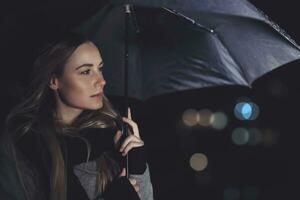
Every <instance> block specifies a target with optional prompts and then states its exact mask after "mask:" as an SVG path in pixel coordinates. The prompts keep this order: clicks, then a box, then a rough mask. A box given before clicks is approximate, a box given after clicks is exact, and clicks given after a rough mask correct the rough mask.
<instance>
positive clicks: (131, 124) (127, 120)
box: [122, 117, 140, 137]
mask: <svg viewBox="0 0 300 200" xmlns="http://www.w3.org/2000/svg"><path fill="white" fill-rule="evenodd" d="M122 120H123V121H124V122H126V123H127V124H129V126H131V128H132V131H133V135H135V136H137V137H140V133H139V127H138V125H137V124H136V123H135V122H134V121H132V120H130V119H128V118H126V117H122Z"/></svg>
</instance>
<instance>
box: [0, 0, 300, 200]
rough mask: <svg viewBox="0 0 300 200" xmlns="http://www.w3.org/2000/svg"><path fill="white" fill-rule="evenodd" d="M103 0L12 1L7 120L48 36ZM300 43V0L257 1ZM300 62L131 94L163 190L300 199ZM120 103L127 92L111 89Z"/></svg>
mask: <svg viewBox="0 0 300 200" xmlns="http://www.w3.org/2000/svg"><path fill="white" fill-rule="evenodd" d="M102 2H105V1H97V0H86V1H81V2H80V1H68V0H62V1H57V0H55V1H53V0H52V1H33V0H29V1H6V2H2V6H1V12H0V13H1V18H0V27H1V29H0V31H1V37H0V40H1V45H0V49H1V54H0V55H1V73H0V76H1V78H0V80H1V84H0V87H1V91H2V92H1V120H0V121H1V128H3V123H4V118H5V116H6V114H7V113H8V111H9V110H10V109H11V107H12V106H13V105H15V104H16V103H17V102H18V100H19V98H20V97H21V96H22V94H23V91H24V88H25V87H26V86H27V84H28V83H29V81H30V78H29V77H30V73H31V63H32V62H33V59H34V56H35V54H34V52H35V48H36V47H37V46H38V43H39V41H40V40H42V38H43V35H45V34H48V35H51V34H54V33H55V32H56V31H57V30H59V29H63V30H68V29H72V28H73V27H75V26H77V25H78V24H80V23H81V22H83V21H84V20H85V19H87V18H88V17H89V16H91V15H92V14H93V13H95V12H96V11H97V9H98V8H100V7H101V4H102ZM250 2H251V3H253V4H254V5H255V6H256V7H258V8H260V9H261V10H263V11H264V12H265V13H266V14H267V15H268V16H269V17H270V18H271V19H272V20H273V21H275V22H276V23H278V24H279V26H280V27H281V28H283V29H284V30H286V32H287V33H288V34H289V35H290V36H291V37H292V38H293V39H294V40H295V41H296V42H298V43H300V28H299V27H298V26H299V24H298V18H299V17H300V14H299V12H298V7H297V2H296V1H292V0H286V1H276V2H275V1H271V0H265V1H258V0H251V1H250ZM299 67H300V61H296V62H293V63H289V64H287V65H285V66H283V67H280V68H279V69H276V70H275V71H273V72H271V73H268V74H267V75H265V76H263V77H261V78H260V79H258V80H257V81H255V82H254V84H253V88H252V89H249V88H246V87H241V86H222V87H216V88H204V89H197V90H190V91H184V92H177V93H174V94H168V95H161V96H157V97H152V98H150V99H148V100H147V101H145V102H141V101H138V100H135V99H130V105H131V108H132V112H133V118H134V120H135V121H137V122H138V124H139V127H140V129H141V133H142V137H143V139H144V141H145V143H146V145H147V149H148V154H147V156H148V161H149V166H150V172H151V178H152V183H153V187H154V195H155V199H159V200H160V199H188V200H193V199H212V200H214V199H218V200H258V199H263V200H266V199H267V200H269V199H298V198H299V197H300V195H299V194H298V191H297V190H298V188H299V177H300V176H299V175H300V172H299V169H300V168H299V167H300V165H299V154H298V152H299V150H300V148H299V144H298V141H299V138H300V137H299V134H300V131H299V124H300V122H299V116H298V114H299V111H300V105H299V103H300V94H299V91H300V90H299V89H300V84H299V83H298V81H299V77H298V76H299V72H300V70H299ZM109 99H110V100H111V101H112V102H113V104H114V105H115V106H116V107H117V108H120V109H121V107H122V105H123V100H122V99H121V98H119V97H115V96H109Z"/></svg>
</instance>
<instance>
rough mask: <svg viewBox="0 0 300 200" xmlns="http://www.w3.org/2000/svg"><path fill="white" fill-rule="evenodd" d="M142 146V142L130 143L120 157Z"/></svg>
mask: <svg viewBox="0 0 300 200" xmlns="http://www.w3.org/2000/svg"><path fill="white" fill-rule="evenodd" d="M143 145H144V142H130V143H129V144H128V145H127V146H126V147H125V148H124V150H123V152H122V155H123V156H125V155H127V153H128V152H129V151H130V150H131V149H133V148H135V147H141V146H143Z"/></svg>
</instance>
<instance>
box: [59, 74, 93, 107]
mask: <svg viewBox="0 0 300 200" xmlns="http://www.w3.org/2000/svg"><path fill="white" fill-rule="evenodd" d="M61 92H62V94H63V96H64V98H65V100H66V101H68V102H69V103H71V104H80V103H84V102H85V101H86V100H87V99H88V98H89V96H90V95H91V94H90V93H91V86H90V84H89V82H88V81H83V80H79V79H77V80H76V79H75V80H74V79H71V80H67V81H65V82H64V85H63V87H62V89H61Z"/></svg>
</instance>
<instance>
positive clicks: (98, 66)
mask: <svg viewBox="0 0 300 200" xmlns="http://www.w3.org/2000/svg"><path fill="white" fill-rule="evenodd" d="M102 68H103V61H102V58H101V55H100V53H99V50H98V48H97V47H96V46H95V45H94V44H93V43H91V42H86V43H84V44H81V45H80V46H79V47H78V48H77V49H76V50H75V51H74V53H73V54H72V55H71V57H70V58H69V59H68V61H67V63H66V65H65V66H64V71H63V75H62V76H59V77H56V78H54V79H52V80H51V83H50V87H51V85H52V87H51V88H52V89H56V91H57V94H58V96H59V98H58V100H59V101H60V102H58V103H59V104H61V105H60V106H63V107H66V106H67V107H68V108H75V109H79V110H85V109H90V110H95V109H99V108H101V107H102V106H103V88H104V85H105V80H104V78H103V75H102ZM64 110H66V109H65V108H64Z"/></svg>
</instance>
